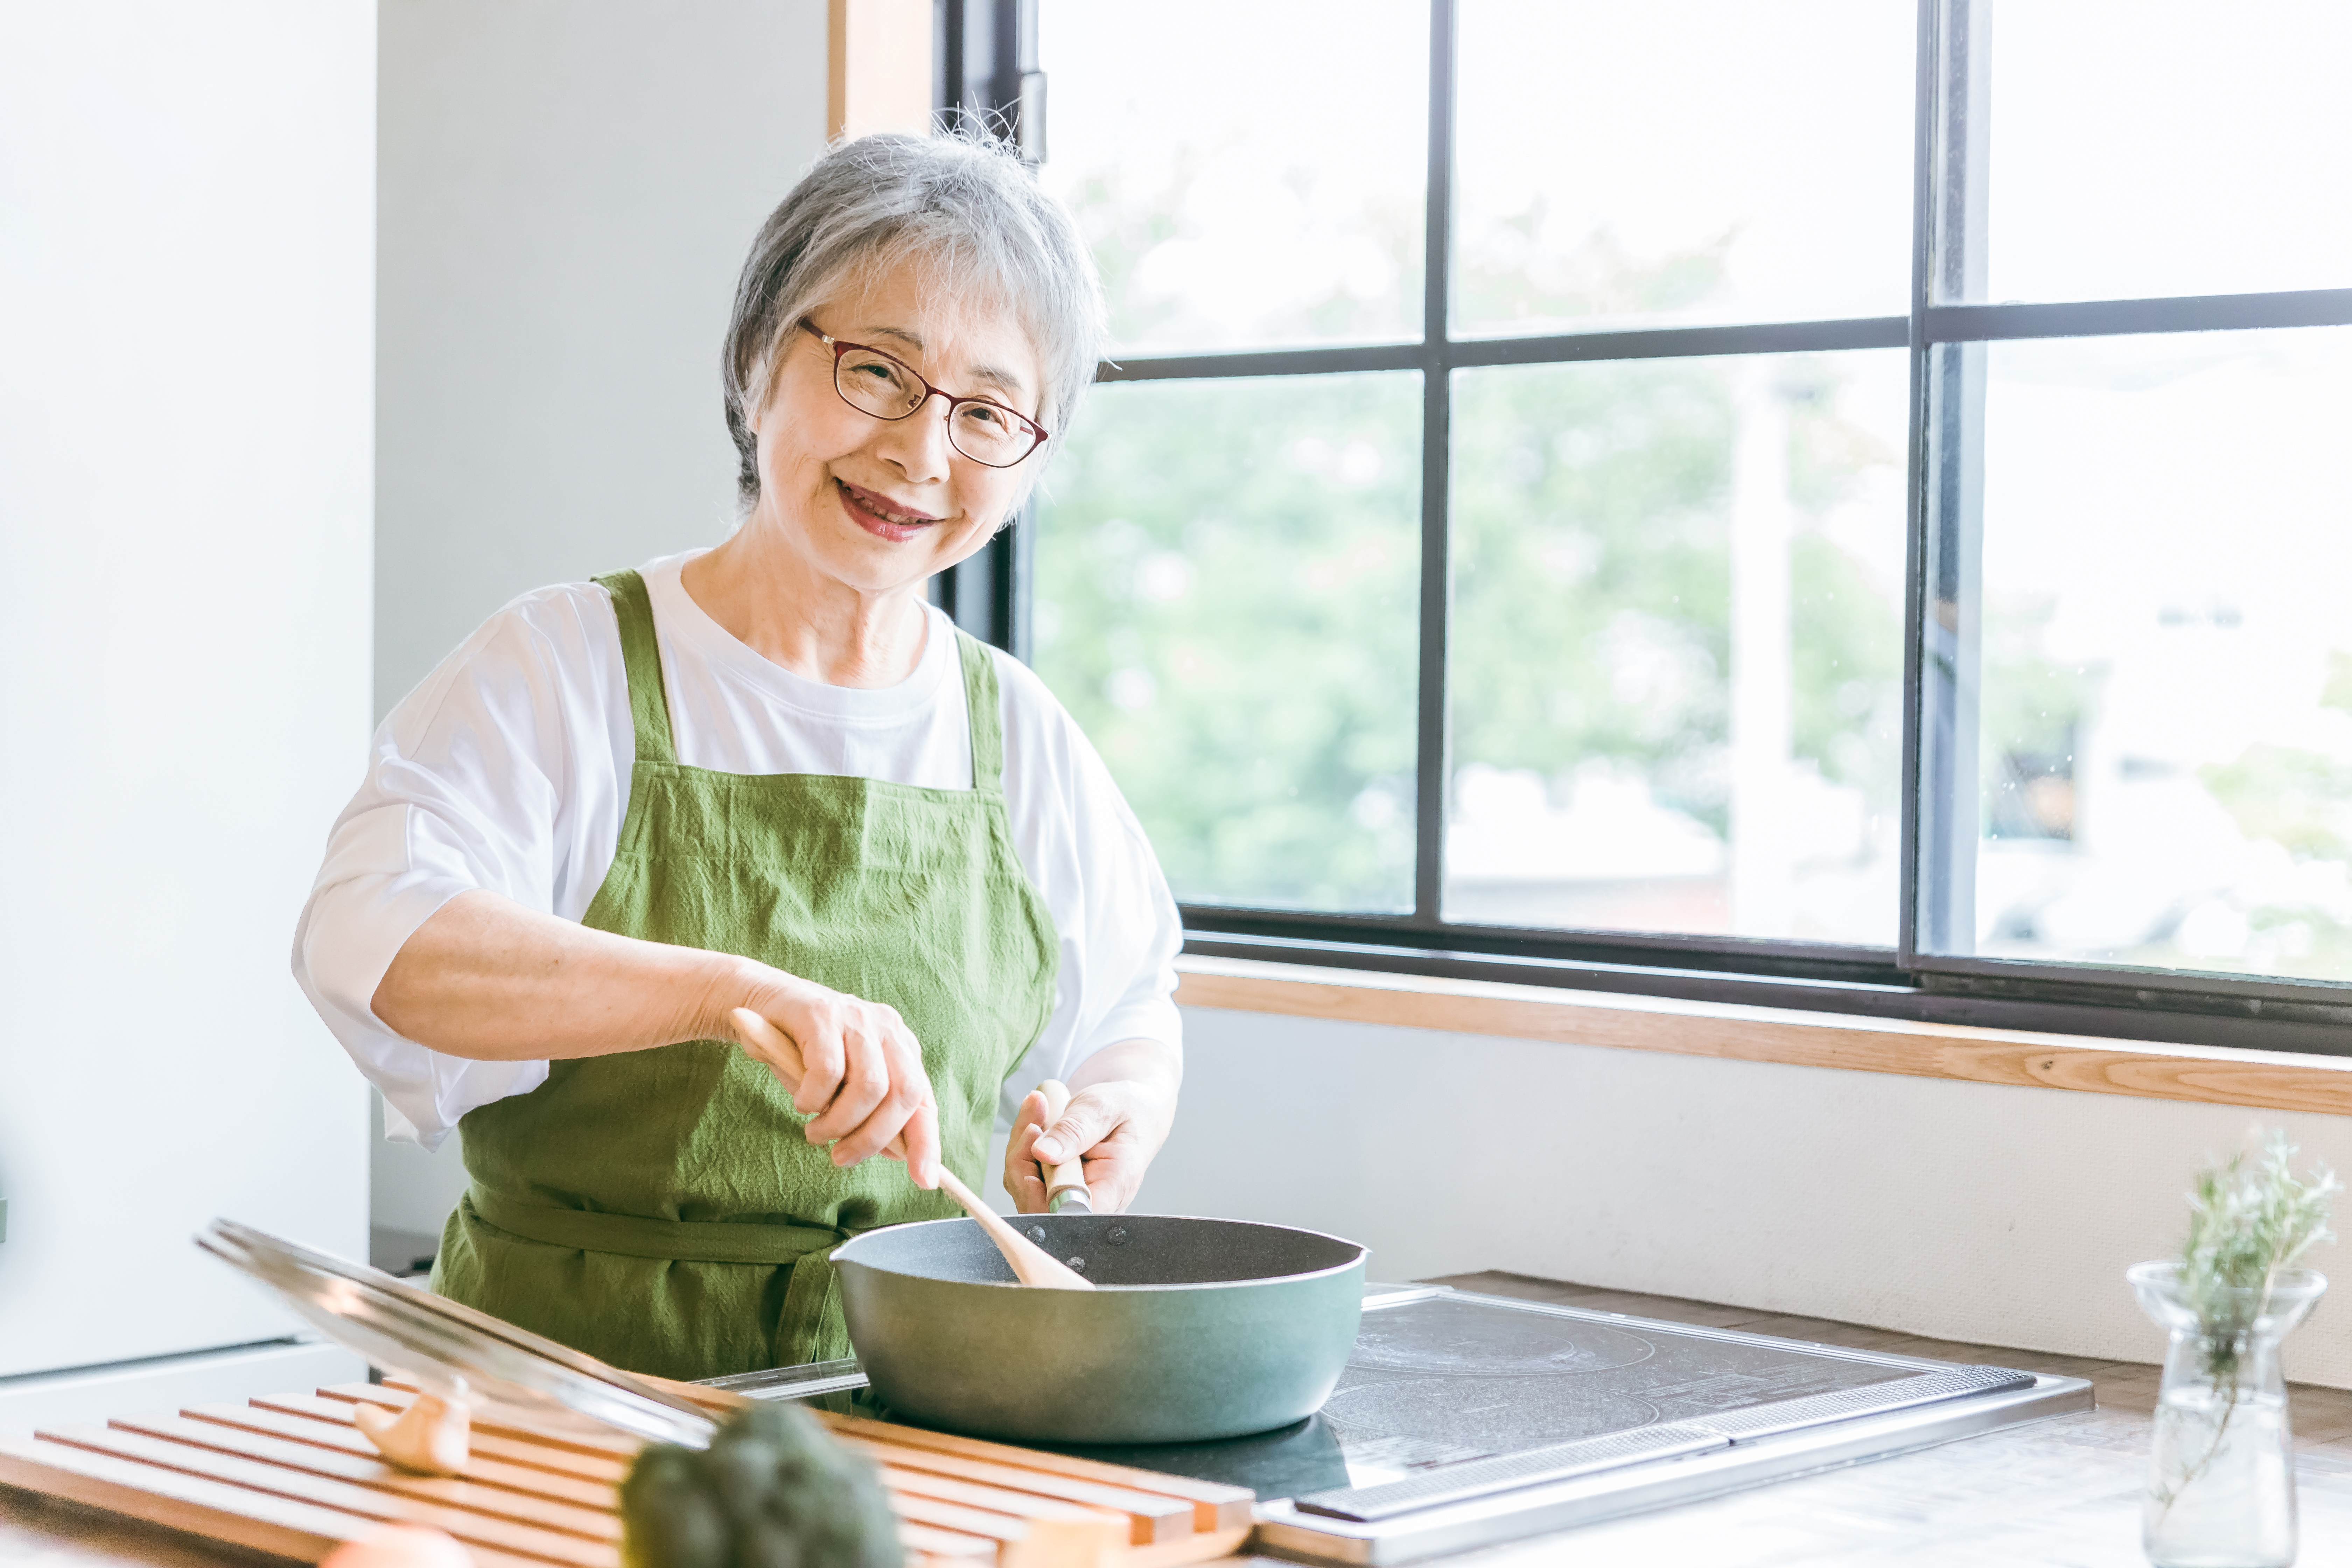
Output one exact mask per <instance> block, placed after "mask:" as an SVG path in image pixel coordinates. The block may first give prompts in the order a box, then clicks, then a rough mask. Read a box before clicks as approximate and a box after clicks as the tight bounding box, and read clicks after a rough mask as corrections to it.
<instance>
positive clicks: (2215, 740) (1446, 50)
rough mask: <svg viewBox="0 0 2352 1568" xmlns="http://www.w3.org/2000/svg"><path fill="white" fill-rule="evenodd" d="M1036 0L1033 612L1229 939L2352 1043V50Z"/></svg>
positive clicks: (2241, 41)
mask: <svg viewBox="0 0 2352 1568" xmlns="http://www.w3.org/2000/svg"><path fill="white" fill-rule="evenodd" d="M961 9H962V10H964V11H970V10H971V6H970V5H963V6H962V7H961ZM958 10H959V7H958V6H956V5H950V6H948V7H946V11H947V12H949V13H953V12H956V11H958ZM1003 11H1004V14H1005V15H1006V16H1012V17H1014V18H1016V20H1014V21H1012V22H1001V23H1000V26H999V34H1000V36H1001V37H1003V38H1005V39H1012V38H1013V37H1015V36H1016V35H1017V36H1018V37H1020V38H1021V39H1022V40H1024V42H1023V43H1022V46H1021V47H1024V48H1025V49H1026V50H1027V51H1028V55H1027V57H1026V58H1025V59H1024V66H1042V67H1044V68H1046V69H1048V70H1049V71H1050V73H1051V82H1052V100H1051V102H1052V121H1051V126H1050V131H1051V136H1050V142H1047V143H1045V153H1046V156H1045V158H1044V160H1043V163H1042V165H1041V170H1040V174H1041V178H1043V179H1044V180H1045V182H1046V183H1047V184H1048V185H1049V186H1050V187H1051V188H1053V189H1054V190H1055V192H1056V193H1057V194H1058V195H1061V196H1062V197H1063V198H1064V199H1065V200H1066V202H1067V203H1068V204H1069V205H1070V206H1071V207H1072V208H1073V210H1074V211H1075V212H1076V214H1077V216H1078V219H1079V222H1080V224H1081V226H1083V227H1084V228H1085V230H1086V232H1087V236H1088V238H1089V240H1090V242H1091V243H1092V244H1093V245H1094V246H1095V247H1096V252H1097V258H1098V259H1099V260H1100V263H1101V265H1102V268H1103V272H1104V276H1105V280H1106V284H1107V287H1108V289H1109V292H1110V299H1111V310H1112V317H1113V323H1114V330H1115V334H1116V337H1117V346H1116V348H1115V350H1114V360H1115V363H1112V364H1110V365H1107V366H1106V367H1105V371H1104V380H1105V382H1106V383H1107V384H1105V385H1103V386H1101V387H1100V388H1098V390H1097V395H1096V397H1095V398H1094V400H1093V402H1092V403H1091V404H1090V405H1089V406H1088V408H1087V410H1086V411H1085V413H1084V414H1083V415H1082V416H1081V418H1080V422H1079V424H1078V426H1077V427H1076V428H1075V429H1074V430H1073V431H1072V432H1071V433H1070V437H1069V440H1068V444H1067V446H1066V449H1065V451H1064V452H1063V453H1062V455H1061V456H1060V458H1058V459H1057V461H1056V465H1055V468H1054V469H1053V470H1052V472H1051V474H1050V476H1049V478H1048V479H1047V484H1046V493H1045V495H1044V496H1043V497H1042V498H1041V500H1040V502H1039V503H1038V506H1037V508H1036V510H1035V512H1034V515H1033V517H1032V518H1031V519H1030V520H1028V521H1026V522H1025V523H1024V526H1023V528H1022V529H1021V530H1019V531H1018V532H1019V533H1020V535H1021V536H1022V539H1021V547H1022V550H1023V551H1024V552H1025V553H1026V554H1027V556H1028V558H1029V563H1028V565H1027V567H1026V569H1025V574H1024V591H1023V592H1021V593H1019V594H1017V595H1013V600H1012V603H1011V614H1012V618H1013V621H1014V622H1015V623H1017V624H1018V625H1020V626H1024V627H1025V635H1026V637H1028V639H1029V641H1028V643H1027V645H1026V650H1027V657H1029V658H1031V659H1032V661H1033V663H1034V665H1035V667H1036V668H1037V669H1038V670H1039V672H1040V673H1041V674H1042V675H1043V676H1044V677H1045V679H1046V680H1047V681H1048V682H1049V683H1050V684H1051V685H1052V686H1053V687H1054V689H1055V691H1056V692H1057V693H1058V694H1059V695H1060V696H1061V698H1062V699H1063V700H1064V701H1065V702H1066V703H1067V704H1068V705H1069V707H1070V708H1071V709H1072V710H1073V711H1074V712H1075V713H1076V715H1077V716H1078V718H1079V719H1080V721H1082V722H1083V723H1084V724H1085V725H1086V727H1087V731H1088V732H1089V733H1090V734H1092V735H1093V736H1094V737H1095V739H1096V741H1097V744H1098V745H1100V747H1101V748H1102V750H1103V752H1104V754H1105V756H1106V758H1107V759H1108V762H1109V763H1110V765H1111V767H1112V769H1113V771H1114V772H1115V773H1117V774H1118V778H1119V781H1120V783H1121V785H1122V787H1123V788H1124V789H1125V790H1126V791H1127V793H1128V795H1129V799H1130V801H1131V802H1132V803H1133V804H1134V805H1135V807H1136V810H1137V812H1138V814H1139V816H1140V817H1141V819H1142V820H1143V822H1144V824H1145V826H1147V827H1148V828H1149V829H1150V832H1151V834H1152V836H1153V838H1154V841H1155V843H1156V844H1157V845H1158V847H1159V849H1160V855H1161V858H1162V860H1163V862H1164V864H1165V865H1166V867H1167V869H1168V872H1169V876H1170V879H1171V883H1172V884H1173V885H1174V886H1175V888H1176V889H1177V892H1178V896H1179V898H1180V900H1182V901H1183V903H1184V904H1185V907H1186V914H1187V923H1188V927H1189V928H1191V930H1192V933H1193V940H1194V941H1195V942H1196V943H1197V944H1198V945H1200V946H1201V947H1202V948H1203V949H1205V950H1209V951H1233V952H1264V953H1269V954H1274V955H1281V954H1284V953H1294V954H1299V955H1307V954H1313V955H1317V956H1319V957H1320V958H1321V959H1322V960H1323V961H1326V962H1341V963H1372V964H1395V965H1400V966H1418V967H1429V966H1438V967H1446V966H1452V967H1454V968H1456V969H1463V970H1466V971H1468V972H1471V973H1495V974H1496V975H1499V976H1505V977H1509V978H1529V977H1534V978H1549V979H1555V980H1558V981H1560V982H1561V983H1565V984H1604V985H1612V986H1618V987H1621V988H1627V989H1633V988H1639V989H1647V990H1659V991H1665V992H1668V993H1675V992H1679V993H1681V994H1704V995H1726V996H1736V997H1738V998H1740V999H1749V1000H1759V1001H1772V1000H1776V999H1777V1000H1789V1001H1793V1002H1795V1003H1796V1004H1798V1005H1807V1006H1843V1007H1853V1008H1863V1009H1868V1010H1874V1011H1882V1012H1893V1013H1897V1014H1904V1015H1906V1016H1922V1017H1931V1016H1933V1017H1945V1018H1950V1019H1962V1020H1965V1021H1971V1022H1984V1023H2012V1024H2021V1025H2026V1026H2042V1027H2053V1028H2080V1029H2092V1030H2097V1031H2101V1032H2110V1033H2138V1034H2141V1035H2143V1036H2147V1037H2164V1038H2182V1039H2190V1038H2197V1039H2208V1038H2210V1039H2214V1040H2219V1041H2223V1042H2229V1041H2236V1042H2241V1043H2255V1044H2267V1045H2273V1046H2289V1047H2316V1048H2340V1047H2339V1046H2337V1045H2336V1041H2335V1038H2334V1037H2333V1035H2332V1034H2330V1033H2329V1031H2331V1030H2332V1029H2334V1028H2336V1027H2337V1026H2340V1025H2342V1024H2343V1023H2346V1022H2352V995H2346V994H2344V993H2343V992H2342V990H2341V989H2339V988H2340V987H2341V986H2343V985H2345V984H2352V616H2347V615H2345V614H2344V613H2342V612H2341V611H2340V610H2339V608H2338V605H2337V601H2338V599H2339V598H2341V597H2342V596H2343V595H2342V592H2341V591H2340V590H2339V589H2338V588H2337V587H2336V584H2340V583H2343V582H2346V581H2352V500H2347V497H2352V487H2347V486H2345V485H2344V484H2343V483H2342V482H2340V480H2337V479H2336V475H2335V472H2334V470H2335V469H2336V468H2337V467H2338V466H2339V464H2338V462H2337V461H2336V456H2335V455H2336V452H2337V451H2338V450H2340V449H2341V447H2342V445H2343V437H2342V435H2341V432H2342V431H2343V430H2345V429H2347V428H2352V99H2347V97H2346V95H2344V94H2342V93H2340V92H2338V91H2336V90H2335V84H2334V82H2333V80H2332V78H2331V76H2330V74H2329V73H2330V71H2331V69H2332V67H2331V62H2335V61H2340V60H2341V59H2342V58H2346V53H2347V48H2352V11H2347V10H2346V9H2345V8H2343V7H2341V6H2336V5H2326V4H2322V3H2321V0H2252V3H2250V4H2248V5H2242V6H2237V7H2232V8H2230V9H2229V10H2228V11H2226V12H2214V11H2211V10H2210V9H2209V8H2204V7H2191V6H2189V5H2186V4H2185V3H2184V4H2176V3H2173V0H2131V3H2129V4H2126V3H2124V0H2067V3H2054V0H2053V3H2052V4H2047V5H2033V6H2012V7H2006V8H2002V9H2001V10H2000V14H1999V23H1998V26H1996V25H1995V23H1994V7H1993V5H1991V3H1990V0H1928V3H1927V4H1926V5H1922V6H1920V7H1919V8H1917V9H1916V11H1915V10H1914V9H1913V8H1911V7H1905V6H1899V5H1888V4H1886V3H1885V0H1807V3H1804V4H1797V5H1786V6H1755V5H1742V4H1739V3H1738V0H1660V3H1659V4H1655V5H1641V6H1627V5H1612V4H1607V3H1603V0H1363V3H1361V4H1358V5H1350V6H1349V7H1348V8H1347V9H1346V13H1345V14H1346V16H1347V25H1346V26H1333V25H1332V22H1333V17H1334V15H1335V13H1334V12H1332V11H1331V10H1330V9H1329V8H1328V7H1325V6H1319V5H1284V4H1279V3H1276V0H1247V3H1241V0H1202V3H1201V4H1196V5H1192V6H1188V7H1186V8H1185V9H1184V11H1183V12H1182V14H1181V25H1178V24H1177V23H1176V22H1175V21H1174V20H1173V19H1172V14H1171V13H1168V12H1166V11H1164V10H1161V9H1156V8H1147V7H1138V6H1104V5H1092V4H1087V0H1024V3H1022V4H1018V5H1008V6H1006V7H1004V8H1003ZM1024 29H1026V30H1025V31H1024ZM1004 47H1010V45H1006V46H1004ZM967 74H969V73H967ZM965 101H967V102H970V101H971V94H969V93H967V94H966V97H965ZM998 101H1003V100H1002V99H1000V100H998ZM1031 101H1032V100H1031V99H1030V98H1028V97H1026V96H1024V99H1023V102H1024V104H1026V103H1030V102H1031ZM2118 1008H2122V1009H2150V1010H2152V1011H2150V1012H2148V1013H2147V1015H2146V1016H2140V1017H2138V1018H2137V1021H2134V1022H2122V1021H2119V1019H2120V1015H2118V1014H2117V1013H2116V1011H2115V1010H2116V1009H2118ZM2249 1020H2255V1021H2253V1022H2249Z"/></svg>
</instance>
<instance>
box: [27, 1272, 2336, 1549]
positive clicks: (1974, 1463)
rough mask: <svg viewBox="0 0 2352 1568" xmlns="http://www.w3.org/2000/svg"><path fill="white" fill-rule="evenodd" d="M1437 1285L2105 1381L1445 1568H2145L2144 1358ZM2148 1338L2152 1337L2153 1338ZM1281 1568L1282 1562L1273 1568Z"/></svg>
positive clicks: (41, 1517)
mask: <svg viewBox="0 0 2352 1568" xmlns="http://www.w3.org/2000/svg"><path fill="white" fill-rule="evenodd" d="M1438 1283H1442V1284H1447V1285H1453V1286H1456V1287H1458V1288H1460V1289H1465V1290H1479V1291H1485V1292H1487V1293H1489V1294H1492V1295H1497V1296H1519V1297H1525V1298H1528V1299H1530V1300H1543V1301H1558V1302H1561V1303H1564V1304H1567V1305H1571V1306H1576V1307H1583V1308H1590V1309H1594V1310H1601V1311H1612V1312H1625V1313H1629V1314H1632V1315H1634V1316H1638V1317H1650V1318H1663V1319H1668V1320H1672V1321H1679V1322H1690V1323H1703V1324H1706V1325H1709V1326H1712V1327H1716V1328H1732V1329H1742V1330H1746V1331H1749V1332H1753V1333H1762V1334H1778V1335H1782V1336H1784V1337H1787V1338H1790V1339H1800V1340H1816V1341H1820V1342H1824V1343H1829V1344H1842V1345H1851V1346H1854V1347H1856V1348H1860V1349H1867V1350H1885V1351H1893V1352H1899V1353H1901V1354H1904V1355H1915V1356H1926V1357H1931V1358H1935V1359H1938V1360H1950V1361H1980V1362H1990V1363H1998V1364H2000V1365H2003V1366H2011V1367H2016V1368H2019V1369H2021V1370H2024V1371H2032V1372H2051V1373H2063V1374H2066V1375H2069V1376H2074V1377H2086V1378H2089V1379H2091V1380H2092V1381H2093V1382H2094V1383H2095V1384H2096V1385H2097V1390H2098V1400H2099V1406H2100V1407H2099V1408H2098V1409H2097V1410H2095V1411H2086V1412H2084V1413H2082V1414H2080V1415H2065V1416H2060V1417H2057V1418H2055V1419H2053V1420H2048V1421H2042V1422H2038V1423H2035V1424H2033V1425H2031V1426H2021V1427H2017V1428H2014V1429H2011V1430H2009V1431H2003V1432H1995V1433H1991V1434H1989V1435H1987V1436H1979V1437H1971V1438H1969V1439H1968V1440H1966V1441H1964V1442H1959V1443H1953V1444H1948V1445H1947V1446H1945V1447H1940V1448H1933V1449H1928V1450H1927V1451H1925V1452H1922V1453H1917V1454H1907V1455H1903V1456H1901V1457H1898V1458H1892V1459H1885V1460H1880V1461H1878V1462H1876V1463H1873V1464H1868V1465H1859V1466H1855V1467H1853V1468H1849V1469H1843V1470H1836V1471H1832V1472H1830V1473H1827V1474H1824V1475H1819V1476H1811V1477H1806V1478H1803V1479H1798V1480H1793V1481H1783V1482H1780V1483H1778V1484H1776V1485H1773V1486H1769V1487H1764V1488H1760V1489H1757V1490H1754V1491H1748V1492H1741V1493H1737V1494H1734V1495H1732V1496H1729V1497H1725V1498H1718V1499H1716V1500H1712V1501H1707V1502H1699V1503H1690V1504H1685V1505H1684V1506H1682V1507H1679V1508H1675V1509H1670V1510H1663V1511H1660V1512H1657V1513H1651V1514H1642V1515H1636V1516H1634V1517H1633V1518H1629V1519H1623V1520H1618V1521H1612V1522H1608V1523H1603V1524H1597V1525H1590V1526H1587V1527H1585V1528H1583V1529H1581V1530H1577V1531H1567V1532H1564V1533H1561V1534H1556V1535H1550V1536H1541V1537H1537V1538H1535V1539H1533V1540H1529V1541H1525V1542H1517V1543H1515V1544H1512V1545H1507V1546H1498V1547H1492V1548H1489V1549H1486V1550H1485V1551H1481V1552H1469V1553H1465V1554H1463V1555H1460V1556H1456V1557H1454V1558H1450V1559H1446V1560H1445V1561H1446V1562H1447V1563H1448V1564H1449V1568H1472V1565H1475V1568H1536V1565H1537V1564H1539V1563H1540V1564H1547V1565H1549V1564H1553V1563H1559V1562H1560V1561H1562V1559H1563V1557H1564V1555H1566V1554H1567V1552H1568V1551H1569V1549H1570V1548H1571V1547H1572V1548H1573V1555H1574V1561H1575V1562H1576V1563H1577V1564H1578V1568H1612V1565H1616V1564H1623V1565H1625V1568H1678V1565H1680V1564H1684V1563H1689V1564H1700V1563H1704V1564H1706V1565H1707V1568H1767V1565H1770V1568H1780V1565H1783V1564H1789V1565H1793V1564H1799V1563H1802V1564H1806V1565H1808V1568H1864V1565H1865V1564H1883V1563H1890V1562H1895V1561H1897V1560H1899V1561H1900V1562H1901V1563H1903V1564H1904V1568H1943V1565H1946V1564H1958V1563H2002V1564H2018V1565H2042V1564H2046V1565H2049V1568H2107V1565H2113V1568H2140V1565H2142V1564H2143V1563H2145V1561H2146V1560H2145V1559H2144V1558H2143V1557H2142V1556H2141V1555H2140V1551H2139V1492H2140V1486H2141V1482H2142V1477H2143V1472H2144V1470H2145V1468H2146V1464H2147V1429H2148V1423H2149V1417H2150V1413H2151V1412H2152V1411H2153V1409H2154V1408H2155V1404H2156V1390H2157V1369H2156V1368H2155V1367H2153V1366H2149V1365H2146V1364H2142V1363H2135V1362H2102V1361H2094V1360H2089V1359H2086V1358H2084V1357H2079V1356H2058V1355H2043V1354H2040V1353H2037V1352H2027V1351H2014V1350H2005V1349H2000V1348H1999V1347H1995V1346H1989V1345H1969V1344H1953V1343H1949V1342H1945V1341H1941V1340H1926V1339H1918V1338H1915V1337H1913V1336H1910V1335H1906V1334H1899V1333H1893V1332H1889V1331H1884V1330H1877V1329H1864V1328H1857V1327H1855V1326H1853V1325H1852V1324H1847V1323H1833V1322H1828V1321H1823V1320H1821V1319H1818V1318H1795V1317H1787V1316H1780V1315H1776V1314H1771V1313H1763V1312H1757V1311H1753V1310H1746V1309H1742V1308H1738V1307H1725V1306H1716V1305H1711V1304H1708V1303H1706V1302H1698V1301H1684V1300H1675V1299H1673V1298H1669V1297H1662V1296H1640V1295H1633V1294H1631V1293H1627V1292H1622V1291H1609V1290H1598V1289H1591V1288H1589V1287H1585V1286H1580V1285H1566V1284H1558V1283H1554V1282H1551V1281H1549V1280H1541V1279H1524V1278H1521V1277H1519V1276H1517V1275H1510V1274H1469V1275H1459V1276H1455V1277H1454V1278H1451V1279H1444V1280H1442V1281H1438ZM2149 1337H2150V1339H2151V1340H2153V1339H2154V1337H2155V1331H2154V1330H2153V1329H2151V1330H2150V1331H2149ZM2294 1428H2295V1439H2296V1447H2297V1449H2298V1450H2299V1458H2298V1463H2297V1467H2296V1472H2297V1478H2298V1481H2299V1485H2300V1496H2301V1501H2302V1509H2303V1554H2302V1557H2301V1558H2300V1559H2299V1563H2300V1564H2301V1565H2302V1568H2337V1565H2344V1568H2352V1394H2345V1393H2340V1392H2337V1391H2336V1390H2332V1389H2321V1388H2306V1387H2300V1386H2298V1387H2296V1388H2295V1389H2294ZM271 1561H275V1560H274V1559H268V1558H257V1557H253V1556H250V1555H248V1554H246V1553H242V1552H235V1551H231V1550H228V1549H226V1548H223V1547H218V1546H215V1545H212V1544H210V1543H208V1542H201V1541H196V1540H194V1539H192V1538H190V1537H187V1536H183V1535H179V1534H176V1533H174V1532H172V1531H161V1530H155V1529H151V1528H149V1527H146V1526H142V1525H138V1524H133V1523H130V1522H127V1521H121V1520H118V1519H115V1518H113V1517H111V1516H109V1515H104V1514H97V1513H92V1512H89V1511H87V1510H81V1509H77V1508H73V1507H70V1506H68V1505H64V1504H55V1503H51V1502H48V1501H47V1500H45V1499H41V1498H37V1497H35V1496H32V1495H31V1494H28V1493H25V1492H20V1491H16V1490H13V1489H8V1488H5V1487H0V1563H7V1564H11V1565H15V1564H37V1565H38V1568H97V1565H99V1564H108V1563H145V1564H152V1565H155V1568H217V1565H219V1564H226V1563H266V1562H271ZM1261 1561H1262V1562H1268V1563H1270V1562H1272V1561H1273V1560H1272V1559H1262V1560H1261Z"/></svg>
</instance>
